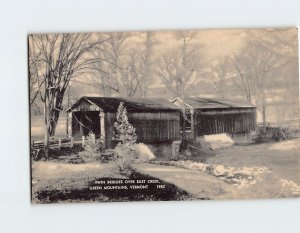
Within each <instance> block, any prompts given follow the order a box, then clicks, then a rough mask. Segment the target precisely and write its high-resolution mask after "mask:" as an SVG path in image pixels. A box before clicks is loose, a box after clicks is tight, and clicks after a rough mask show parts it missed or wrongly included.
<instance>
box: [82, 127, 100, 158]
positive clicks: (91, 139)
mask: <svg viewBox="0 0 300 233" xmlns="http://www.w3.org/2000/svg"><path fill="white" fill-rule="evenodd" d="M103 152H104V141H103V140H102V139H101V138H100V139H99V140H96V139H95V134H93V133H92V132H90V133H89V135H88V136H87V137H86V140H85V145H84V150H83V151H81V152H79V153H78V155H79V157H80V158H81V159H82V160H83V161H85V162H88V161H94V160H96V159H97V157H99V156H100V155H101V153H103Z"/></svg>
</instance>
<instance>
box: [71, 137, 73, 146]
mask: <svg viewBox="0 0 300 233" xmlns="http://www.w3.org/2000/svg"><path fill="white" fill-rule="evenodd" d="M70 147H71V148H73V137H72V136H71V145H70Z"/></svg>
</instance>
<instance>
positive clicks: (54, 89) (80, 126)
mask: <svg viewBox="0 0 300 233" xmlns="http://www.w3.org/2000/svg"><path fill="white" fill-rule="evenodd" d="M27 42H28V85H29V111H30V132H29V133H30V171H31V172H30V173H31V174H30V176H31V201H32V203H33V204H50V203H82V202H129V201H133V202H140V201H190V200H245V199H247V200H253V199H278V198H296V197H299V196H300V169H299V166H300V155H299V149H300V143H299V142H300V118H299V78H298V77H299V67H298V66H299V63H298V29H297V28H296V27H274V28H269V27H266V28H245V29H241V28H239V29H197V30H194V29H193V30H169V31H122V32H90V33H87V32H84V33H51V32H49V33H32V34H28V37H27Z"/></svg>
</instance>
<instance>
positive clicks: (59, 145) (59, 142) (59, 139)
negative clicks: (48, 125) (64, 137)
mask: <svg viewBox="0 0 300 233" xmlns="http://www.w3.org/2000/svg"><path fill="white" fill-rule="evenodd" d="M58 147H59V149H60V148H61V138H60V137H59V138H58Z"/></svg>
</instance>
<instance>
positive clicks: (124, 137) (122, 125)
mask: <svg viewBox="0 0 300 233" xmlns="http://www.w3.org/2000/svg"><path fill="white" fill-rule="evenodd" d="M114 127H115V131H114V138H113V139H114V140H116V141H118V142H120V143H122V144H125V145H127V146H132V145H133V144H134V143H135V142H136V139H137V136H136V133H135V128H134V127H133V126H132V125H131V124H130V123H129V121H128V116H127V110H126V107H125V106H124V103H123V102H121V103H120V105H119V107H118V111H117V116H116V122H115V124H114Z"/></svg>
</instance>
